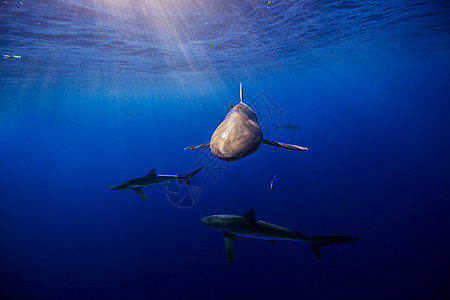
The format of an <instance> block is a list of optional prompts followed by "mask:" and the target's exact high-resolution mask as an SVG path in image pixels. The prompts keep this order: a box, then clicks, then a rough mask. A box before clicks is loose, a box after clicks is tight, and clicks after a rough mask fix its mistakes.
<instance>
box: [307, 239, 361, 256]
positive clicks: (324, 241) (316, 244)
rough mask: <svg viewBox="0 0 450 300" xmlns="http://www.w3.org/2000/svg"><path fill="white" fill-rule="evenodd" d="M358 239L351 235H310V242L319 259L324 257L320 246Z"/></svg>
mask: <svg viewBox="0 0 450 300" xmlns="http://www.w3.org/2000/svg"><path fill="white" fill-rule="evenodd" d="M357 239H358V238H357V237H351V236H328V235H312V236H310V237H309V244H310V246H311V249H312V250H313V252H314V254H315V255H316V257H317V258H318V259H322V255H321V254H320V247H323V246H328V245H332V244H338V243H344V242H353V241H356V240H357Z"/></svg>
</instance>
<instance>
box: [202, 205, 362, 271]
mask: <svg viewBox="0 0 450 300" xmlns="http://www.w3.org/2000/svg"><path fill="white" fill-rule="evenodd" d="M202 222H203V223H204V224H206V225H207V226H210V227H213V228H215V229H218V230H220V231H223V232H224V235H225V251H226V255H227V259H228V262H229V263H230V265H231V264H233V250H234V239H235V238H236V237H237V236H244V237H250V238H255V239H262V240H268V241H270V242H272V243H275V242H276V241H278V240H285V241H293V242H294V243H298V242H306V243H308V244H309V245H310V246H311V249H312V250H313V252H314V254H315V255H316V257H317V258H318V259H319V260H320V259H322V255H321V254H320V250H319V249H320V247H323V246H327V245H331V244H337V243H343V242H353V241H356V240H357V239H358V238H357V237H350V236H327V235H311V236H308V235H306V234H301V233H300V232H298V231H296V230H289V229H286V228H283V227H280V226H276V225H273V224H269V223H266V222H263V221H258V220H256V219H255V210H254V209H253V208H252V209H250V210H249V211H248V212H246V213H245V214H244V215H243V216H233V215H214V216H209V217H204V218H203V219H202Z"/></svg>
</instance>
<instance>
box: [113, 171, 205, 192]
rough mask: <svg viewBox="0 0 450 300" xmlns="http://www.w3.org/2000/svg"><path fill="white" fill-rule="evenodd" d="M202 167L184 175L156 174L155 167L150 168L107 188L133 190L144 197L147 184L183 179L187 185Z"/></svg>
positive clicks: (166, 182)
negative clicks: (141, 174) (140, 174)
mask: <svg viewBox="0 0 450 300" xmlns="http://www.w3.org/2000/svg"><path fill="white" fill-rule="evenodd" d="M201 169H203V167H201V168H198V169H197V170H195V171H193V172H191V173H189V174H187V175H186V176H182V175H161V174H159V175H158V174H156V168H153V169H151V170H150V172H148V173H147V175H144V176H140V177H136V178H132V179H129V180H126V181H124V182H121V183H119V184H117V185H115V186H113V187H110V188H109V190H133V191H135V192H136V194H137V195H138V196H139V197H141V198H142V199H145V198H146V196H145V193H144V190H143V188H144V187H147V186H149V185H155V184H168V183H169V181H171V180H184V181H185V182H186V184H187V185H191V179H192V177H194V175H195V174H197V173H198V172H200V170H201Z"/></svg>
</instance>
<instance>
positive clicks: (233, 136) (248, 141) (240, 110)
mask: <svg viewBox="0 0 450 300" xmlns="http://www.w3.org/2000/svg"><path fill="white" fill-rule="evenodd" d="M240 96H241V102H240V103H239V104H238V105H236V106H235V107H233V105H232V104H231V110H230V112H228V114H227V116H226V117H225V119H224V120H223V121H222V123H220V125H219V126H218V127H217V128H216V130H215V131H214V134H213V135H212V137H211V141H210V142H208V143H203V144H198V145H194V146H190V147H187V148H185V149H184V150H194V149H199V148H203V147H208V146H209V147H210V148H211V152H212V153H213V154H214V155H215V156H217V157H218V158H220V159H222V160H227V161H230V160H237V159H240V158H243V157H244V156H247V155H250V154H252V153H253V152H255V151H256V150H258V148H259V147H260V146H261V144H262V143H264V144H268V145H272V146H276V147H281V148H286V149H291V150H298V151H305V150H308V148H305V147H301V146H297V145H290V144H284V143H279V142H273V141H269V140H266V139H263V132H262V129H261V126H260V125H259V123H258V118H257V117H256V114H255V113H254V112H253V110H252V109H251V108H250V107H249V106H248V105H247V104H245V103H244V96H243V91H242V83H241V85H240Z"/></svg>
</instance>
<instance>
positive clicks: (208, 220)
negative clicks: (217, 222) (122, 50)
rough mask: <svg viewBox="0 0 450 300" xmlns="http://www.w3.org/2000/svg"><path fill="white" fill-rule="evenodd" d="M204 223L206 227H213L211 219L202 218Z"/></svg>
mask: <svg viewBox="0 0 450 300" xmlns="http://www.w3.org/2000/svg"><path fill="white" fill-rule="evenodd" d="M202 222H203V224H205V225H211V218H210V217H204V218H202Z"/></svg>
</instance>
